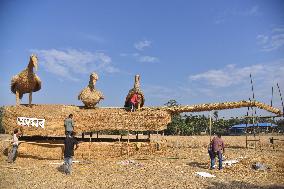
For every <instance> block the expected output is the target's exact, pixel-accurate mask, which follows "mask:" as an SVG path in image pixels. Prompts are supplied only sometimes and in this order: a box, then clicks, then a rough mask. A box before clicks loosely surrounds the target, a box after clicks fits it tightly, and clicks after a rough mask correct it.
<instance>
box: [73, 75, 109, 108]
mask: <svg viewBox="0 0 284 189" xmlns="http://www.w3.org/2000/svg"><path fill="white" fill-rule="evenodd" d="M98 79H99V76H98V75H97V74H96V73H95V72H93V73H92V74H91V75H90V81H89V85H88V86H87V87H85V88H84V89H83V90H82V91H81V93H80V94H79V96H78V100H81V101H82V102H83V103H84V104H85V106H86V107H87V108H94V107H95V106H96V105H97V104H98V103H99V102H100V100H102V99H104V95H103V93H102V92H101V91H98V90H96V88H95V85H96V82H97V80H98Z"/></svg>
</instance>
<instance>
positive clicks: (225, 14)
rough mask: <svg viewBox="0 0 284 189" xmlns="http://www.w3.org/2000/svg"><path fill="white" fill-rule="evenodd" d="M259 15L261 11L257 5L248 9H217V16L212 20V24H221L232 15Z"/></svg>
mask: <svg viewBox="0 0 284 189" xmlns="http://www.w3.org/2000/svg"><path fill="white" fill-rule="evenodd" d="M259 15H261V12H260V11H259V6H258V5H254V6H252V7H251V8H249V9H244V10H236V9H227V10H224V11H218V13H217V17H216V18H215V20H214V21H213V22H214V24H222V23H225V22H226V21H229V20H230V17H234V16H243V17H245V16H259Z"/></svg>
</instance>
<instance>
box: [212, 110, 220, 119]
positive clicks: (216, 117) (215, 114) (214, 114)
mask: <svg viewBox="0 0 284 189" xmlns="http://www.w3.org/2000/svg"><path fill="white" fill-rule="evenodd" d="M213 116H214V118H215V121H217V120H218V117H219V115H218V111H217V110H215V111H214V112H213Z"/></svg>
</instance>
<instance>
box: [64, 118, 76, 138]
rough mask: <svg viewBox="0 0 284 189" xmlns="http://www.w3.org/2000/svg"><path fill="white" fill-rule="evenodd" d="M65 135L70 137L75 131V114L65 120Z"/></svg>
mask: <svg viewBox="0 0 284 189" xmlns="http://www.w3.org/2000/svg"><path fill="white" fill-rule="evenodd" d="M64 127H65V134H66V136H70V135H71V133H72V132H73V130H74V121H73V114H70V115H69V116H68V118H66V119H65V120H64Z"/></svg>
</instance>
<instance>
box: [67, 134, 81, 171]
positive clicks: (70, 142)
mask: <svg viewBox="0 0 284 189" xmlns="http://www.w3.org/2000/svg"><path fill="white" fill-rule="evenodd" d="M74 136H75V133H74V132H71V134H70V136H66V138H65V140H64V172H65V174H66V175H70V174H71V170H72V161H73V156H74V146H75V145H76V148H75V150H77V148H78V141H77V140H76V139H75V137H74Z"/></svg>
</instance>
